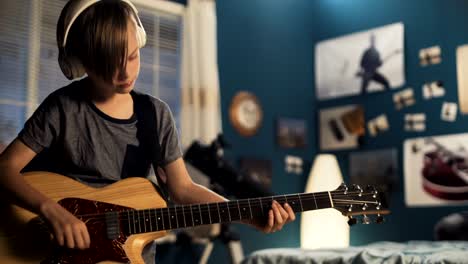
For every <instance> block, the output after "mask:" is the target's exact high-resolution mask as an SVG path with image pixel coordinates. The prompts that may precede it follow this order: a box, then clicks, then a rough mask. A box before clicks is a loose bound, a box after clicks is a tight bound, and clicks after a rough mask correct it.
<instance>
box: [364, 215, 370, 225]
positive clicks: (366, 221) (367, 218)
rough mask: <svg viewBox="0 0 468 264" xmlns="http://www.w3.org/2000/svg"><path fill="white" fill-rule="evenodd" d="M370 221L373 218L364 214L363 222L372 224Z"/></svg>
mask: <svg viewBox="0 0 468 264" xmlns="http://www.w3.org/2000/svg"><path fill="white" fill-rule="evenodd" d="M370 222H371V219H370V217H368V216H367V215H364V216H363V217H362V223H363V224H365V225H368V224H370Z"/></svg>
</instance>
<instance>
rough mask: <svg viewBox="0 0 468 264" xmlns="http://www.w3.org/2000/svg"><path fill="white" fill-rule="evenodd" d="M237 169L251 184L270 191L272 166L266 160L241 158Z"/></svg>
mask: <svg viewBox="0 0 468 264" xmlns="http://www.w3.org/2000/svg"><path fill="white" fill-rule="evenodd" d="M239 168H240V170H241V172H242V173H245V174H246V175H247V177H248V179H249V180H250V181H251V182H254V183H256V184H258V185H260V186H261V187H262V188H263V189H265V190H270V189H271V177H272V165H271V161H270V160H267V159H259V158H252V157H242V158H240V159H239Z"/></svg>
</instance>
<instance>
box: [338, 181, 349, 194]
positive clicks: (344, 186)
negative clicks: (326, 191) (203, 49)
mask: <svg viewBox="0 0 468 264" xmlns="http://www.w3.org/2000/svg"><path fill="white" fill-rule="evenodd" d="M338 189H339V190H343V191H344V194H348V186H347V185H346V183H344V182H342V183H341V185H340V187H339V188H338Z"/></svg>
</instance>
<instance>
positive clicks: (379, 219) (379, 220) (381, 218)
mask: <svg viewBox="0 0 468 264" xmlns="http://www.w3.org/2000/svg"><path fill="white" fill-rule="evenodd" d="M384 221H385V219H384V217H383V216H382V215H380V214H378V215H377V218H376V219H375V223H377V224H381V223H383V222H384Z"/></svg>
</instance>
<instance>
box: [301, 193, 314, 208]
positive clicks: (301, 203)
mask: <svg viewBox="0 0 468 264" xmlns="http://www.w3.org/2000/svg"><path fill="white" fill-rule="evenodd" d="M297 198H298V199H299V203H300V204H301V211H302V212H303V211H304V207H303V206H302V200H301V196H300V195H299V194H298V195H297ZM314 200H315V199H314Z"/></svg>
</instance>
